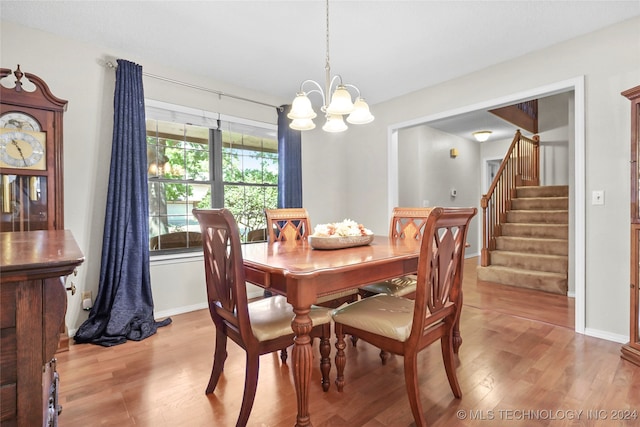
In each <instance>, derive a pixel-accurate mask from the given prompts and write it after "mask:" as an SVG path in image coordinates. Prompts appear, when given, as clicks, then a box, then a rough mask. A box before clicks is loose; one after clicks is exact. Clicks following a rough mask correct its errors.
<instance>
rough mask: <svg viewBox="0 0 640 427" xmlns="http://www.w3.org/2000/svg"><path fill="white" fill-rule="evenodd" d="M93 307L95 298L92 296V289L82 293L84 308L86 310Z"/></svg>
mask: <svg viewBox="0 0 640 427" xmlns="http://www.w3.org/2000/svg"><path fill="white" fill-rule="evenodd" d="M91 307H93V298H92V296H91V291H88V292H83V293H82V309H83V310H85V311H89V310H91Z"/></svg>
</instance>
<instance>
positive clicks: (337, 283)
mask: <svg viewBox="0 0 640 427" xmlns="http://www.w3.org/2000/svg"><path fill="white" fill-rule="evenodd" d="M419 254H420V242H419V241H416V240H412V239H391V238H389V237H387V236H377V235H376V236H374V238H373V241H372V242H371V243H370V244H366V245H362V246H355V247H347V248H341V249H332V250H323V249H314V248H313V247H312V246H311V244H310V243H309V241H308V240H307V239H303V240H296V241H282V242H272V243H271V242H257V243H247V244H245V245H243V248H242V256H243V261H244V271H245V279H246V281H247V282H250V283H253V284H255V285H257V286H260V287H262V288H264V289H265V290H268V291H270V292H272V293H274V294H280V295H285V296H286V298H287V301H288V302H289V304H291V305H292V306H293V312H294V314H295V317H294V318H293V320H292V322H291V328H292V329H293V331H294V333H295V338H294V339H293V352H292V363H293V369H292V372H293V379H294V385H295V390H296V398H297V408H298V414H297V418H296V423H295V426H297V427H305V426H311V425H312V423H311V415H310V413H309V386H310V381H311V374H312V360H313V354H312V345H311V338H310V337H309V332H310V331H311V328H312V323H311V320H310V318H309V315H308V314H309V311H310V308H311V305H313V304H314V303H315V302H316V300H317V299H318V297H322V296H325V295H329V294H334V293H336V292H339V291H345V290H349V289H357V288H358V287H360V286H364V285H367V284H370V283H375V282H379V281H383V280H388V279H392V278H394V277H399V276H404V275H407V274H416V272H417V269H418V258H419ZM459 305H461V304H459ZM461 342H462V339H461V338H460V335H459V331H457V330H456V332H454V345H455V348H456V350H457V348H458V347H459V345H460V344H461Z"/></svg>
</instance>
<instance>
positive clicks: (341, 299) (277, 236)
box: [264, 208, 358, 308]
mask: <svg viewBox="0 0 640 427" xmlns="http://www.w3.org/2000/svg"><path fill="white" fill-rule="evenodd" d="M264 213H265V216H266V218H267V231H268V233H269V242H282V241H294V240H306V239H307V237H309V235H310V234H312V230H311V219H310V218H309V213H308V212H307V210H306V209H305V208H281V209H265V210H264ZM357 299H358V290H357V289H349V290H346V291H340V292H336V293H333V294H330V295H325V296H322V297H319V298H318V300H317V301H316V304H317V305H321V306H325V307H331V308H336V307H339V306H340V305H342V304H343V303H345V302H347V303H348V302H353V301H356V300H357Z"/></svg>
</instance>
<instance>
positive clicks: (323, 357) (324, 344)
mask: <svg viewBox="0 0 640 427" xmlns="http://www.w3.org/2000/svg"><path fill="white" fill-rule="evenodd" d="M330 355H331V323H326V324H325V325H323V326H322V337H320V372H322V390H323V391H325V392H326V391H328V390H329V386H330V385H331V381H330V380H329V372H330V371H331V358H330V357H329V356H330Z"/></svg>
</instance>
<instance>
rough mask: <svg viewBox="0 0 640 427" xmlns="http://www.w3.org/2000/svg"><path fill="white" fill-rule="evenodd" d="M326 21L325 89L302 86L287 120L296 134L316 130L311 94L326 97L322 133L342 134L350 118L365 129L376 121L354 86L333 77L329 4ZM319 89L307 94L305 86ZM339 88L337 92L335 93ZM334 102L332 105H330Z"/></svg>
mask: <svg viewBox="0 0 640 427" xmlns="http://www.w3.org/2000/svg"><path fill="white" fill-rule="evenodd" d="M326 5H327V7H326V18H327V56H326V61H325V67H324V68H325V73H326V78H325V87H324V90H323V89H322V86H321V85H320V84H319V83H318V82H316V81H315V80H305V81H303V82H302V84H301V85H300V90H299V91H298V93H297V94H296V97H295V99H294V100H293V103H292V104H291V111H290V112H289V114H287V117H288V118H290V119H291V123H290V124H289V127H291V128H292V129H296V130H311V129H313V128H315V127H316V125H315V123H314V122H313V119H314V118H315V117H316V116H317V114H316V112H315V111H314V110H313V107H312V105H311V101H310V100H309V97H308V95H309V94H311V93H314V92H315V93H319V94H320V96H321V97H322V106H321V107H320V111H322V112H323V113H324V115H325V119H326V122H325V124H324V126H322V130H324V131H326V132H342V131H345V130H347V125H346V123H345V122H344V116H347V122H349V123H351V124H354V125H362V124H366V123H370V122H372V121H373V118H374V117H373V115H371V112H370V111H369V106H368V105H367V103H366V102H365V100H364V98H362V97H361V96H360V90H359V89H358V88H357V87H355V86H354V85H352V84H348V83H343V82H342V77H341V76H340V75H339V74H337V75H335V76H333V77H331V64H330V62H329V0H327V2H326ZM309 85H311V86H315V88H313V89H311V90H309V91H307V92H305V89H304V88H305V86H309ZM334 87H335V89H334ZM349 89H353V90H354V91H355V92H356V93H357V96H356V99H355V102H354V101H352V100H351V93H350V92H349ZM332 90H333V95H332V96H331V99H330V100H329V94H331V91H332ZM329 101H330V102H329Z"/></svg>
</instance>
